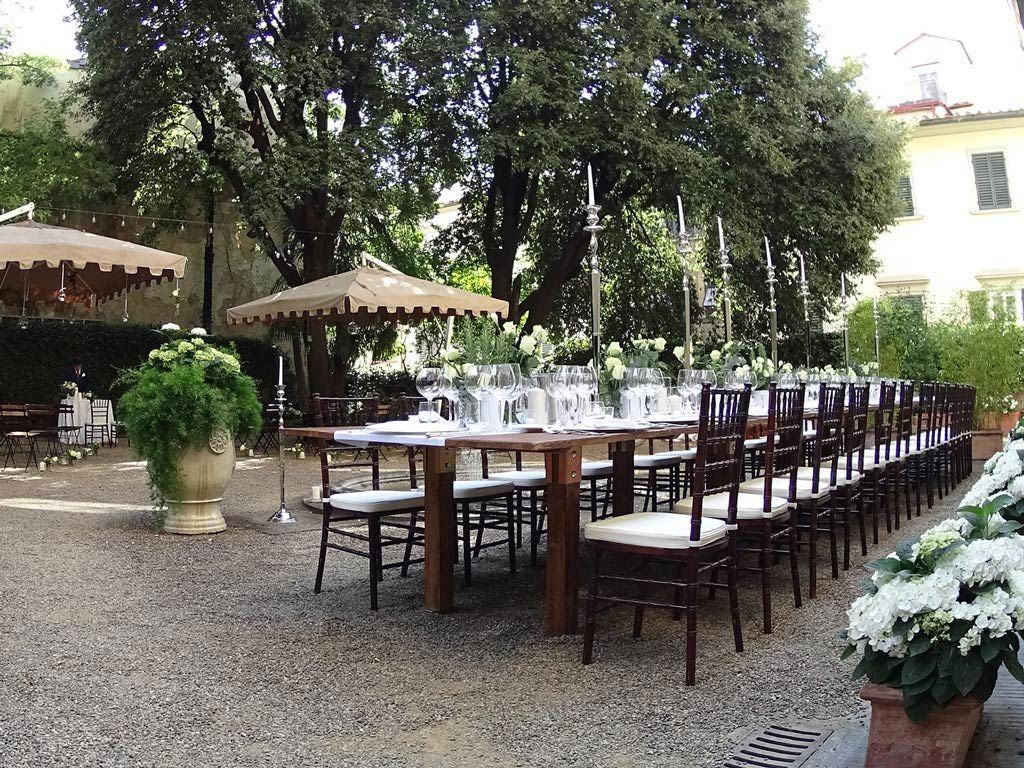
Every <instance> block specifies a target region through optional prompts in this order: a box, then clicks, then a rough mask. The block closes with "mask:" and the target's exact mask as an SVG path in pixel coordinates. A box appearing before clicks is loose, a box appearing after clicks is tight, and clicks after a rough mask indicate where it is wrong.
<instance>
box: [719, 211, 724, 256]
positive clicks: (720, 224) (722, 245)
mask: <svg viewBox="0 0 1024 768" xmlns="http://www.w3.org/2000/svg"><path fill="white" fill-rule="evenodd" d="M718 250H720V251H724V250H725V233H724V232H723V231H722V217H721V216H719V217H718Z"/></svg>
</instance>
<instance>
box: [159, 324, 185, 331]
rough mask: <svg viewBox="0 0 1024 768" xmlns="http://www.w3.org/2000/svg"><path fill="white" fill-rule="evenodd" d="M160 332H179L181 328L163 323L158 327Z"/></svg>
mask: <svg viewBox="0 0 1024 768" xmlns="http://www.w3.org/2000/svg"><path fill="white" fill-rule="evenodd" d="M160 330H161V331H180V330H181V326H180V325H178V324H177V323H164V324H163V325H161V326H160Z"/></svg>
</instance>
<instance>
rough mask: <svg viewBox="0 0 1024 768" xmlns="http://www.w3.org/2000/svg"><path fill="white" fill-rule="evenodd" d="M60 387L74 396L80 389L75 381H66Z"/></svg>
mask: <svg viewBox="0 0 1024 768" xmlns="http://www.w3.org/2000/svg"><path fill="white" fill-rule="evenodd" d="M60 388H61V391H63V392H64V394H65V395H66V396H67V397H74V396H75V392H77V391H78V385H77V384H75V382H73V381H65V382H64V383H63V384H61V385H60Z"/></svg>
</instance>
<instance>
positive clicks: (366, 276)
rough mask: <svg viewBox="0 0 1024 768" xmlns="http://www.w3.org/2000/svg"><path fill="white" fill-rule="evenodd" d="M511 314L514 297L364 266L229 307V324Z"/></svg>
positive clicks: (365, 320)
mask: <svg viewBox="0 0 1024 768" xmlns="http://www.w3.org/2000/svg"><path fill="white" fill-rule="evenodd" d="M491 312H494V313H496V314H499V315H506V314H507V313H508V302H507V301H501V300H500V299H492V298H491V297H490V296H481V295H480V294H477V293H470V292H469V291H463V290H461V289H459V288H452V287H451V286H449V285H441V284H440V283H432V282H430V281H428V280H420V279H419V278H416V277H410V276H409V275H403V274H400V273H399V274H395V273H391V272H384V271H382V270H379V269H374V268H372V267H360V268H358V269H353V270H352V271H351V272H344V273H342V274H340V275H331V276H330V277H324V278H321V279H320V280H314V281H313V282H311V283H306V284H305V285H300V286H297V287H295V288H289V289H288V290H286V291H280V292H278V293H275V294H273V295H271V296H266V297H264V298H262V299H256V300H255V301H250V302H249V303H247V304H241V305H239V306H237V307H232V308H231V309H229V310H228V324H229V325H236V324H238V323H245V324H249V325H251V324H252V323H256V322H262V323H278V322H298V321H303V320H306V319H308V318H322V319H323V320H325V321H326V322H329V323H351V322H357V323H358V322H372V321H377V320H399V321H408V320H418V319H422V318H425V317H432V316H438V315H452V316H454V315H486V314H490V313H491Z"/></svg>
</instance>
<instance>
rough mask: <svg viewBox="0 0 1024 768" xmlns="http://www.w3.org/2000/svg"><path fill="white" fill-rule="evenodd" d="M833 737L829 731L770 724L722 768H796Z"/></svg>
mask: <svg viewBox="0 0 1024 768" xmlns="http://www.w3.org/2000/svg"><path fill="white" fill-rule="evenodd" d="M831 735H832V731H831V730H827V729H813V730H812V729H810V728H806V727H804V728H794V727H793V726H789V725H770V726H768V727H767V728H765V729H764V730H762V731H760V732H758V733H754V734H753V735H751V736H750V738H748V739H747V741H746V742H745V743H744V744H742V745H741V746H739V747H738V748H737V749H736V751H735V752H733V754H732V755H730V756H729V758H728V759H726V761H725V762H724V763H722V768H796V767H797V766H800V765H803V764H804V763H805V762H806V761H807V758H809V757H810V756H811V755H813V754H814V751H815V750H816V749H817V748H818V747H819V746H820V745H821V743H822V742H823V741H825V739H827V738H828V737H829V736H831Z"/></svg>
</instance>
